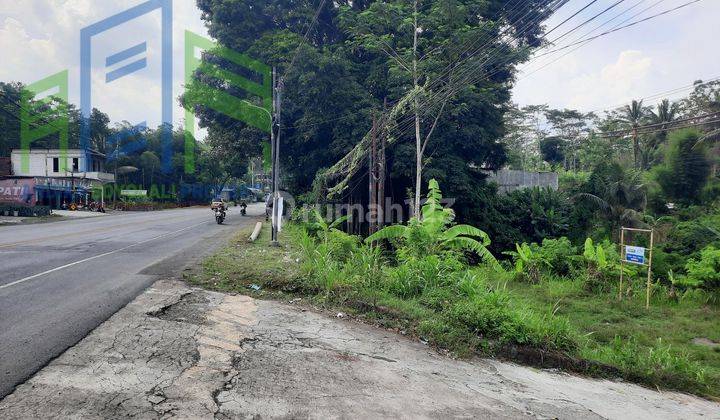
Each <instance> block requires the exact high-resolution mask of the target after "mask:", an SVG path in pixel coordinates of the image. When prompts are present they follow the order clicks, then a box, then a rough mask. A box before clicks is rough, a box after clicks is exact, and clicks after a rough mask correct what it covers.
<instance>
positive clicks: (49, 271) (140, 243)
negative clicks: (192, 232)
mask: <svg viewBox="0 0 720 420" xmlns="http://www.w3.org/2000/svg"><path fill="white" fill-rule="evenodd" d="M208 223H210V222H202V223H198V224H195V225H192V226H188V227H185V228H182V229H180V230H176V231H173V232H168V233H163V234H162V235H159V236H155V237H154V238H150V239H146V240H144V241H141V242H137V243H134V244H132V245H128V246H125V247H122V248H119V249H116V250H114V251H109V252H106V253H104V254H99V255H95V256H92V257H89V258H85V259H84V260H80V261H75V262H71V263H70V264H65V265H62V266H60V267H55V268H53V269H50V270H47V271H43V272H42V273H37V274H34V275H32V276H29V277H25V278H24V279H20V280H15V281H14V282H12V283H8V284H4V285H2V286H0V290H2V289H5V288H6V287H10V286H14V285H16V284H20V283H24V282H26V281H28V280H32V279H36V278H38V277H41V276H44V275H46V274H50V273H54V272H56V271H60V270H63V269H65V268H68V267H72V266H74V265H78V264H82V263H85V262H88V261H92V260H95V259H98V258H102V257H106V256H108V255H112V254H115V253H118V252H122V251H125V250H126V249H129V248H132V247H134V246H138V245H142V244H146V243H148V242H152V241H154V240H157V239H160V238H164V237H166V236H170V235H174V234H176V233H180V232H183V231H186V230H188V229H192V228H194V227H198V226H200V225H205V224H208Z"/></svg>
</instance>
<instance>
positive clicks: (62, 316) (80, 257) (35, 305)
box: [0, 204, 263, 398]
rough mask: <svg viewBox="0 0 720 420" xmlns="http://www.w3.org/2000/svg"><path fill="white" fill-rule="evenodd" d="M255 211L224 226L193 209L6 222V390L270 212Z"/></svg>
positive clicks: (2, 347)
mask: <svg viewBox="0 0 720 420" xmlns="http://www.w3.org/2000/svg"><path fill="white" fill-rule="evenodd" d="M248 210H249V211H248V216H249V217H243V216H241V215H240V211H239V209H238V208H231V209H230V211H229V213H228V217H227V219H226V221H225V223H224V224H223V225H217V224H216V223H215V220H214V218H213V215H212V212H211V211H210V210H209V209H208V208H188V209H179V210H165V211H158V212H147V213H144V212H142V213H135V212H133V213H130V212H128V213H116V214H112V215H108V216H106V217H98V218H91V219H80V220H67V221H61V222H55V223H46V224H30V225H20V226H6V227H0V261H2V265H1V266H0V398H2V397H3V396H5V395H7V394H9V393H10V392H11V391H12V390H13V389H14V388H15V386H17V385H18V384H20V383H22V382H24V381H25V380H27V379H28V378H29V377H30V376H31V375H33V374H34V373H35V372H37V371H38V370H39V369H40V368H42V367H43V366H45V365H46V364H47V363H48V362H49V361H51V360H52V359H53V358H55V357H57V356H58V355H59V354H61V353H62V352H63V351H65V350H66V349H67V348H69V347H71V346H72V345H74V344H75V343H77V342H78V341H79V340H80V339H82V338H83V337H85V336H86V335H87V334H88V333H89V332H90V331H92V330H93V329H94V328H95V327H97V326H98V325H100V324H101V323H102V322H103V321H105V320H106V319H108V318H109V317H110V316H111V315H112V314H114V313H115V312H116V311H118V310H119V309H120V308H122V307H123V306H125V305H126V304H127V303H129V302H130V301H131V300H132V299H134V298H135V297H136V296H137V295H139V294H140V293H141V292H142V291H143V290H144V289H145V288H147V287H148V286H149V285H151V284H152V283H153V282H154V281H155V280H157V279H158V278H159V277H162V276H172V275H176V274H178V273H180V272H181V271H182V269H183V268H185V267H187V266H188V265H190V264H192V263H194V262H197V261H198V260H199V258H201V257H202V256H203V255H206V254H207V253H209V252H210V251H211V250H213V249H215V248H216V247H217V246H220V245H223V244H224V243H226V240H227V239H228V238H229V236H230V234H231V233H233V232H235V231H236V230H237V228H238V227H240V226H242V225H249V224H251V223H253V222H254V221H255V217H252V216H253V215H260V214H261V213H262V212H263V209H262V207H261V205H259V204H256V205H253V206H250V208H249V209H248Z"/></svg>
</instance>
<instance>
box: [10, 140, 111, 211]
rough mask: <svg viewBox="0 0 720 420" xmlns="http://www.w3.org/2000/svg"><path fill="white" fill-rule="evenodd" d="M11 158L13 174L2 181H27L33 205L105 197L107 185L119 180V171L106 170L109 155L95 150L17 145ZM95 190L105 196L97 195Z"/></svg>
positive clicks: (56, 204) (59, 204)
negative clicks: (30, 147)
mask: <svg viewBox="0 0 720 420" xmlns="http://www.w3.org/2000/svg"><path fill="white" fill-rule="evenodd" d="M10 161H11V168H12V169H11V174H10V176H9V177H7V179H5V180H4V181H3V180H0V182H4V183H6V184H8V183H12V184H13V185H16V184H18V183H23V184H24V185H25V189H31V190H33V192H34V194H32V200H28V199H27V198H24V201H25V202H27V203H28V204H30V205H36V204H37V205H46V206H51V207H55V208H58V207H60V206H62V205H64V204H67V203H70V202H74V203H87V202H88V201H89V200H91V199H93V200H96V201H103V197H102V192H103V186H104V185H105V184H108V183H113V182H115V175H113V174H111V173H107V172H105V155H103V154H102V153H99V152H96V151H93V150H82V149H69V150H59V149H32V150H19V149H15V150H13V151H12V152H11V154H10ZM8 185H9V184H8ZM93 191H99V192H100V195H101V196H100V197H93V196H92V195H93Z"/></svg>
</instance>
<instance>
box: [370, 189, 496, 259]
mask: <svg viewBox="0 0 720 420" xmlns="http://www.w3.org/2000/svg"><path fill="white" fill-rule="evenodd" d="M441 200H442V193H441V191H440V185H439V184H438V182H437V181H436V180H434V179H431V180H430V182H429V184H428V194H427V200H426V202H425V204H424V205H423V207H422V212H421V214H422V217H421V218H417V217H413V219H411V220H410V222H409V223H408V224H407V225H392V226H387V227H385V228H383V229H381V230H379V231H378V232H376V233H375V234H373V235H370V236H369V237H368V238H367V239H365V242H366V243H368V244H370V243H373V242H377V241H381V240H400V241H404V242H405V243H406V244H411V243H412V242H413V241H423V242H425V244H424V245H425V246H424V247H423V250H422V251H423V252H425V253H429V254H432V253H438V252H442V251H446V250H463V251H471V252H474V253H476V254H478V255H479V256H480V258H482V260H483V261H485V262H486V263H488V264H490V265H491V266H493V267H495V268H496V269H498V270H501V269H502V268H501V267H500V264H499V263H498V261H497V259H495V257H494V256H493V255H492V254H491V253H490V251H488V249H487V247H488V246H489V245H490V237H489V236H488V234H487V233H485V232H483V231H482V230H480V229H478V228H476V227H474V226H470V225H454V226H453V225H452V222H453V219H454V218H455V213H454V212H453V211H452V210H451V209H447V208H444V207H443V206H442V204H441Z"/></svg>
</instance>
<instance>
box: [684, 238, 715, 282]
mask: <svg viewBox="0 0 720 420" xmlns="http://www.w3.org/2000/svg"><path fill="white" fill-rule="evenodd" d="M685 270H686V271H687V276H688V277H689V278H690V279H692V281H693V282H695V283H696V284H698V286H701V287H704V288H706V289H717V288H720V249H716V248H715V247H713V246H709V247H707V248H705V249H703V250H702V251H701V252H700V259H699V260H696V259H691V260H690V261H688V263H687V265H686V266H685Z"/></svg>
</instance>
